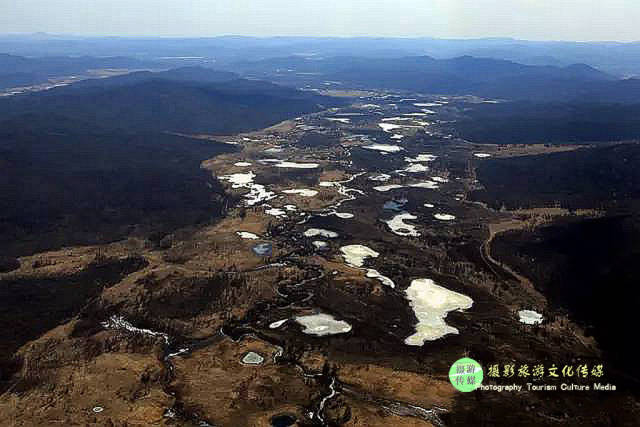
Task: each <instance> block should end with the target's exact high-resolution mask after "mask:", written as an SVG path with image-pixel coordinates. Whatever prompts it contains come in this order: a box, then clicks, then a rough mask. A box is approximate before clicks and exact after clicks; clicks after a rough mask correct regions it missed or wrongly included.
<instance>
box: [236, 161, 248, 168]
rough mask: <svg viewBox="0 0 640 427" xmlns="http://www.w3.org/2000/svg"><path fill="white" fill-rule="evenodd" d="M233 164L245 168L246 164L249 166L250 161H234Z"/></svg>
mask: <svg viewBox="0 0 640 427" xmlns="http://www.w3.org/2000/svg"><path fill="white" fill-rule="evenodd" d="M233 166H238V167H241V168H246V167H247V166H251V163H249V162H237V163H234V164H233Z"/></svg>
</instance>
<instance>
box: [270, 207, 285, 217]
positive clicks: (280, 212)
mask: <svg viewBox="0 0 640 427" xmlns="http://www.w3.org/2000/svg"><path fill="white" fill-rule="evenodd" d="M264 213H266V214H267V215H271V216H277V217H280V216H287V212H285V211H283V210H282V209H280V208H269V209H267V210H265V211H264Z"/></svg>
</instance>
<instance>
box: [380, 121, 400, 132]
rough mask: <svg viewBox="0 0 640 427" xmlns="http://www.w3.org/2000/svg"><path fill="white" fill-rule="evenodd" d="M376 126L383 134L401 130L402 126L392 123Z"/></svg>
mask: <svg viewBox="0 0 640 427" xmlns="http://www.w3.org/2000/svg"><path fill="white" fill-rule="evenodd" d="M378 126H380V127H381V128H382V130H383V131H385V132H391V131H392V130H394V129H402V127H403V126H402V125H394V124H393V123H378Z"/></svg>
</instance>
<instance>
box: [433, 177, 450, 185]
mask: <svg viewBox="0 0 640 427" xmlns="http://www.w3.org/2000/svg"><path fill="white" fill-rule="evenodd" d="M431 180H432V181H435V182H440V183H443V184H444V183H447V182H449V180H448V179H447V178H443V177H441V176H434V177H432V178H431Z"/></svg>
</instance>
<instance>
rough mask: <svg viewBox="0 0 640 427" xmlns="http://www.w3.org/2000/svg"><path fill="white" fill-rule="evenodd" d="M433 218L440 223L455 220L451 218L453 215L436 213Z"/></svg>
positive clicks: (453, 217)
mask: <svg viewBox="0 0 640 427" xmlns="http://www.w3.org/2000/svg"><path fill="white" fill-rule="evenodd" d="M433 217H434V218H435V219H439V220H440V221H453V220H454V219H456V217H455V216H453V215H450V214H443V213H437V214H435V215H433Z"/></svg>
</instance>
